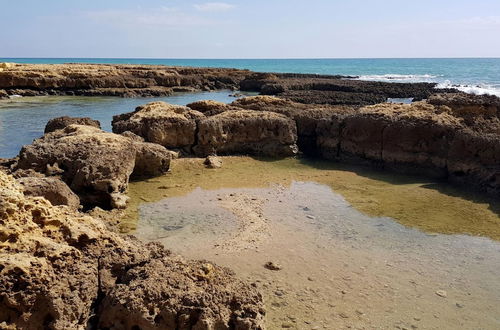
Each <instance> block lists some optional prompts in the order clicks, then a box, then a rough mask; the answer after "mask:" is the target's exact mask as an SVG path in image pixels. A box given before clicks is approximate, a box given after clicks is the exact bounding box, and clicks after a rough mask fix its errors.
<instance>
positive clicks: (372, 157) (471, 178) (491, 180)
mask: <svg viewBox="0 0 500 330" xmlns="http://www.w3.org/2000/svg"><path fill="white" fill-rule="evenodd" d="M482 120H485V119H484V118H482ZM487 126H488V127H489V128H490V129H493V130H495V127H500V126H498V123H497V122H496V121H491V122H490V123H489V125H487ZM497 129H498V128H497ZM316 133H317V149H318V150H319V153H320V155H321V156H322V157H324V158H326V159H332V160H341V161H348V162H355V163H359V162H367V163H369V164H372V165H377V166H380V167H383V168H387V169H394V170H398V171H403V172H410V173H418V174H427V175H432V176H434V177H439V178H443V179H448V180H450V181H454V182H461V183H465V184H467V185H468V186H476V187H477V188H480V189H481V190H486V191H488V192H492V193H495V194H497V193H500V185H499V179H498V177H499V175H500V162H499V159H498V157H497V155H498V150H499V148H500V135H498V134H493V133H484V132H483V133H481V132H480V131H479V130H478V129H477V127H476V126H469V125H467V122H466V121H465V120H464V119H463V118H462V117H457V116H455V115H454V111H453V110H451V109H450V108H449V107H447V106H434V105H431V104H428V103H425V102H417V103H414V104H411V105H396V104H380V105H375V106H369V107H365V108H362V109H360V110H359V111H357V112H354V113H348V114H346V113H338V114H334V115H332V116H330V117H328V118H323V119H321V120H320V121H319V123H318V125H317V130H316Z"/></svg>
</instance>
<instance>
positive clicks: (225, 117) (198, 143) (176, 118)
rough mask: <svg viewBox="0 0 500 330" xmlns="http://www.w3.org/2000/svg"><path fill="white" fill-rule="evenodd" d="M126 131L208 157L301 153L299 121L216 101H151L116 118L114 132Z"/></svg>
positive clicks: (149, 140)
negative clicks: (232, 154)
mask: <svg viewBox="0 0 500 330" xmlns="http://www.w3.org/2000/svg"><path fill="white" fill-rule="evenodd" d="M191 107H192V108H191ZM195 109H196V110H195ZM198 110H201V111H203V112H204V113H205V114H206V115H205V114H203V113H202V112H200V111H198ZM125 131H130V132H132V133H134V134H137V135H139V136H141V137H143V138H144V139H145V140H146V141H148V142H153V143H157V144H160V145H162V146H165V147H168V148H171V149H181V150H183V151H184V152H185V153H191V152H193V153H195V154H196V155H198V156H203V157H205V156H207V155H211V154H216V153H219V154H231V153H238V154H252V155H267V156H278V157H279V156H290V155H294V154H295V153H296V152H297V148H296V145H295V143H296V128H295V123H294V122H293V120H290V119H289V118H287V117H286V116H283V115H280V114H276V113H273V112H265V111H264V112H256V111H246V110H243V109H242V108H238V107H236V106H230V105H226V104H223V103H219V102H213V101H200V102H195V103H192V104H190V105H189V107H184V106H177V105H171V104H167V103H164V102H153V103H148V104H146V105H143V106H140V107H138V108H137V109H136V110H135V111H134V112H132V113H127V114H123V115H118V116H115V117H114V118H113V132H115V133H122V132H125Z"/></svg>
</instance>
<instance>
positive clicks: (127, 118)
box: [113, 102, 204, 149]
mask: <svg viewBox="0 0 500 330" xmlns="http://www.w3.org/2000/svg"><path fill="white" fill-rule="evenodd" d="M203 117H204V115H203V114H202V113H201V112H198V111H195V110H192V109H190V108H188V107H184V106H178V105H171V104H167V103H165V102H152V103H148V104H146V105H143V106H140V107H137V108H136V110H135V111H134V112H131V113H127V114H122V115H117V116H114V117H113V132H115V133H123V132H125V131H130V132H132V133H134V134H136V135H139V136H141V137H143V138H144V139H145V140H146V141H147V142H153V143H157V144H160V145H162V146H164V147H167V148H179V149H183V148H184V149H189V148H190V147H191V146H192V145H193V144H194V143H195V131H196V120H197V119H200V118H203Z"/></svg>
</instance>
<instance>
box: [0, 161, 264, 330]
mask: <svg viewBox="0 0 500 330" xmlns="http://www.w3.org/2000/svg"><path fill="white" fill-rule="evenodd" d="M0 220H1V222H2V226H1V228H0V238H1V240H0V265H1V266H0V327H2V328H7V329H11V328H15V329H44V328H49V329H87V328H98V329H102V328H111V327H117V326H119V327H122V328H124V329H135V328H140V329H173V328H175V329H214V328H223V329H228V328H235V329H262V328H263V326H262V319H263V314H264V311H263V308H262V307H263V305H262V297H261V295H260V294H259V293H258V292H257V291H256V290H255V289H254V288H253V287H251V286H250V285H247V284H246V283H243V282H241V281H240V280H238V279H236V278H235V277H234V276H233V275H232V274H231V273H230V271H228V270H227V269H225V268H220V267H218V266H215V265H210V268H207V263H206V262H197V261H187V260H184V259H183V258H181V257H179V256H175V255H172V254H171V253H170V252H168V251H166V250H164V249H163V248H162V247H161V246H160V245H158V244H149V245H144V244H142V243H140V242H139V241H137V240H135V239H132V238H126V237H123V236H120V235H118V234H114V233H112V232H110V231H108V230H107V229H106V227H105V226H104V224H103V223H102V222H101V221H99V220H97V219H94V218H92V217H89V216H85V215H82V214H81V213H78V212H75V211H73V210H71V209H69V208H67V207H65V206H53V205H51V204H50V203H49V202H48V201H47V200H45V199H44V198H40V197H30V196H25V195H24V194H23V192H22V187H21V186H20V185H19V184H17V183H16V181H15V180H14V179H13V178H12V177H9V176H7V175H5V174H4V173H3V172H1V171H0ZM207 270H208V271H207ZM199 274H204V277H200V276H199Z"/></svg>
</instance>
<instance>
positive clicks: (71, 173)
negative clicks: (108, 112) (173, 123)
mask: <svg viewBox="0 0 500 330" xmlns="http://www.w3.org/2000/svg"><path fill="white" fill-rule="evenodd" d="M170 159H171V154H170V152H169V151H168V150H166V149H165V148H163V147H161V146H158V145H154V144H147V143H144V142H138V141H135V140H133V139H130V138H127V137H125V136H121V135H117V134H113V133H106V132H104V131H101V130H100V129H98V128H95V127H91V126H82V125H70V126H68V127H66V128H64V129H61V130H57V131H54V132H51V133H48V134H45V135H44V136H43V137H42V138H40V139H37V140H35V141H34V142H33V144H31V145H27V146H24V147H23V148H22V149H21V152H20V154H19V161H18V164H17V167H18V168H19V169H21V170H23V169H24V170H27V169H32V170H35V171H37V172H40V173H47V174H51V173H48V172H50V171H51V169H53V168H57V169H59V171H58V172H56V173H57V174H60V175H61V178H62V179H63V180H64V181H65V182H66V183H67V184H68V185H69V187H70V188H71V189H72V190H73V191H74V192H75V193H76V194H78V195H79V196H80V199H81V201H82V203H83V205H85V206H101V207H104V208H110V207H111V208H115V207H118V208H121V207H124V206H125V202H126V199H127V198H126V196H125V195H124V193H125V192H126V189H127V185H128V180H129V177H130V175H131V174H132V173H134V174H135V175H138V176H142V175H149V176H151V175H159V174H161V173H164V172H166V171H168V169H169V166H170Z"/></svg>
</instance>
